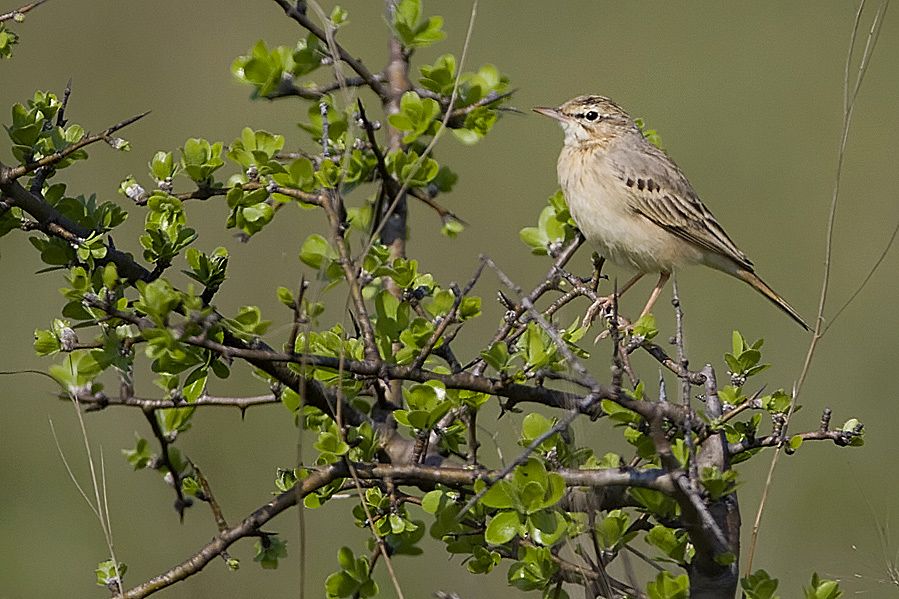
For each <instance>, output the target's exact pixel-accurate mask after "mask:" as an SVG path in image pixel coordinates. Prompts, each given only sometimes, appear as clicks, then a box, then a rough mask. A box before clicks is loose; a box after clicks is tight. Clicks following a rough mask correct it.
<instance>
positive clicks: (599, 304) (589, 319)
mask: <svg viewBox="0 0 899 599" xmlns="http://www.w3.org/2000/svg"><path fill="white" fill-rule="evenodd" d="M644 274H645V273H642V272H638V273H637V274H636V275H634V276H633V277H632V278H631V279H630V280H629V281H628V282H627V283H625V284H624V286H623V287H622V288H621V289H620V290H619V291H618V292H617V293H613V294H612V295H607V296H604V297H598V298H596V301H595V302H593V304H591V306H590V307H589V308H587V313H586V314H584V320H583V322H582V323H581V326H583V327H584V328H590V325H591V324H593V321H594V320H595V319H596V315H597V314H599V313H600V312H601V311H603V310H607V309H608V308H610V307H611V306H612V301H613V299H618V298H621V296H622V295H624V292H625V291H627V290H628V289H630V288H631V287H633V286H634V285H635V284H636V283H637V281H639V280H640V279H641V278H643V275H644ZM656 295H658V294H656Z"/></svg>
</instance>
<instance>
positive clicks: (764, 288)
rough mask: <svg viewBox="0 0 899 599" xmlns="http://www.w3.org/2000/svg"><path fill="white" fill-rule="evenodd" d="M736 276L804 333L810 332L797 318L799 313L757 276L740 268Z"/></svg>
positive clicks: (806, 324) (808, 327) (806, 325)
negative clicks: (787, 316)
mask: <svg viewBox="0 0 899 599" xmlns="http://www.w3.org/2000/svg"><path fill="white" fill-rule="evenodd" d="M736 275H737V277H738V278H739V279H742V280H743V281H746V282H747V283H749V285H750V286H752V288H753V289H755V290H756V291H758V292H759V293H761V294H762V295H764V296H765V297H767V298H768V299H769V300H770V301H771V303H773V304H775V305H776V306H777V307H778V308H780V309H781V310H783V311H784V312H786V313H787V314H788V315H789V316H790V318H792V319H793V320H795V321H796V322H798V323H799V324H800V326H802V328H803V329H805V330H806V331H810V330H812V329H811V327H810V326H809V325H808V323H807V322H805V321H804V320H802V317H801V316H799V313H798V312H796V310H794V309H793V306H791V305H790V304H789V303H788V302H787V300H785V299H784V298H782V297H780V295H778V293H777V292H776V291H774V290H773V289H771V287H769V286H768V284H767V283H765V282H764V281H763V280H761V279H760V278H759V276H758V275H757V274H755V273H754V272H752V271H749V270H745V269H742V268H740V269H737V272H736Z"/></svg>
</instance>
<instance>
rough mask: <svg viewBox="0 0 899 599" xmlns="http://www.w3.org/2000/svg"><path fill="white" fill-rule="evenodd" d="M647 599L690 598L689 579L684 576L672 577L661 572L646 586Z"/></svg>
mask: <svg viewBox="0 0 899 599" xmlns="http://www.w3.org/2000/svg"><path fill="white" fill-rule="evenodd" d="M646 594H647V595H648V596H649V599H688V598H689V596H690V579H689V578H688V577H687V575H686V574H681V575H680V576H676V577H675V576H674V575H673V574H672V573H671V572H668V571H663V572H660V573H659V574H658V576H656V579H655V580H654V581H652V582H650V583H649V584H648V585H647V586H646Z"/></svg>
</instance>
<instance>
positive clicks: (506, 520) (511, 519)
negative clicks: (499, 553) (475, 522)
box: [484, 511, 522, 545]
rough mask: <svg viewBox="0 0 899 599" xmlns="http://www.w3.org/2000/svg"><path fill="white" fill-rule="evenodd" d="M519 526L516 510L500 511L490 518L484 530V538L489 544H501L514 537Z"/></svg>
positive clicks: (520, 525) (520, 526)
mask: <svg viewBox="0 0 899 599" xmlns="http://www.w3.org/2000/svg"><path fill="white" fill-rule="evenodd" d="M521 528H522V523H521V520H520V519H519V516H518V512H513V511H502V512H499V513H498V514H497V515H496V516H494V517H493V518H492V519H491V520H490V523H489V524H488V525H487V530H485V531H484V540H486V541H487V542H488V543H490V544H491V545H502V544H504V543H508V542H509V541H511V540H512V539H514V538H515V536H516V535H518V533H519V532H520V531H521Z"/></svg>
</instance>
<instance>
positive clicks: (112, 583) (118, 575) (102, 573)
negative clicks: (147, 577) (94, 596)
mask: <svg viewBox="0 0 899 599" xmlns="http://www.w3.org/2000/svg"><path fill="white" fill-rule="evenodd" d="M94 571H95V572H96V574H97V586H101V587H107V588H110V589H116V590H118V588H119V585H121V583H122V578H124V577H125V572H127V571H128V566H127V564H125V563H124V562H118V563H116V562H114V561H113V560H111V559H109V560H106V561H104V562H100V563H99V564H97V569H96V570H94Z"/></svg>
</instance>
